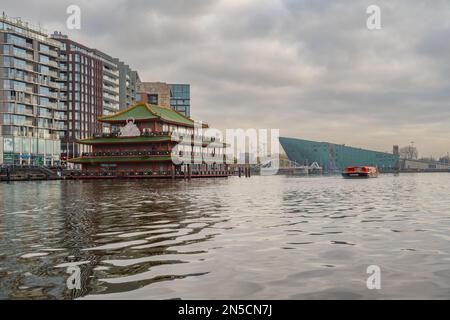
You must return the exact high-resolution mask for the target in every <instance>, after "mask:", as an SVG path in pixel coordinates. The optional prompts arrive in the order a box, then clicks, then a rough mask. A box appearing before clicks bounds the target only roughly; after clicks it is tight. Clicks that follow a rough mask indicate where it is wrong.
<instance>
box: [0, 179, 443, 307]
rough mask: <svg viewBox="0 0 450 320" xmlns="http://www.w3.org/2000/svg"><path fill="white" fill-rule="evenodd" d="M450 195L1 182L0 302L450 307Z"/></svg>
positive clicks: (365, 188) (311, 187)
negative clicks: (75, 274)
mask: <svg viewBox="0 0 450 320" xmlns="http://www.w3.org/2000/svg"><path fill="white" fill-rule="evenodd" d="M449 194H450V179H449V177H448V175H445V174H444V175H438V174H417V175H414V174H411V175H406V174H405V175H400V176H395V175H383V176H381V177H380V178H378V179H369V180H344V179H341V178H339V177H311V178H308V177H283V176H272V177H252V178H251V179H244V178H242V179H239V178H236V177H231V178H228V179H200V180H192V181H151V180H147V181H121V182H117V181H67V182H64V181H49V182H27V183H11V184H9V185H6V184H0V199H1V201H0V238H1V243H0V298H1V299H14V298H43V299H52V298H58V299H73V298H83V299H92V298H102V299H106V298H124V299H172V298H182V299H201V298H212V299H219V298H224V299H230V298H234V299H259V298H271V299H284V298H287V299H308V298H350V299H360V298H388V299H389V298H449V297H450V234H449V230H450V228H449V227H450V216H449V212H450V198H449V197H448V195H449ZM372 264H375V265H378V266H380V268H381V272H382V288H381V290H368V289H367V287H366V279H367V277H368V274H367V273H366V268H367V266H369V265H372ZM71 266H76V267H78V268H79V270H80V274H81V281H80V282H81V289H80V290H76V289H72V290H71V289H69V288H68V286H67V283H66V281H67V279H68V278H69V276H70V273H68V268H69V267H71Z"/></svg>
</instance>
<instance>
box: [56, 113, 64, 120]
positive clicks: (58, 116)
mask: <svg viewBox="0 0 450 320" xmlns="http://www.w3.org/2000/svg"><path fill="white" fill-rule="evenodd" d="M53 118H54V119H55V120H67V116H65V115H61V116H60V115H57V114H55V115H53Z"/></svg>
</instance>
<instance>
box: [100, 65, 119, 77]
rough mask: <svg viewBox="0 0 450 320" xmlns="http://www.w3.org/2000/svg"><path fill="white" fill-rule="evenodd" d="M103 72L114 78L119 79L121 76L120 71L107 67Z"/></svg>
mask: <svg viewBox="0 0 450 320" xmlns="http://www.w3.org/2000/svg"><path fill="white" fill-rule="evenodd" d="M103 72H105V73H106V74H109V75H113V76H114V77H118V76H119V70H112V69H108V68H106V67H103Z"/></svg>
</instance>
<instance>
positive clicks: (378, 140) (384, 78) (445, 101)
mask: <svg viewBox="0 0 450 320" xmlns="http://www.w3.org/2000/svg"><path fill="white" fill-rule="evenodd" d="M69 4H77V5H79V6H80V8H81V18H82V20H81V29H80V30H68V29H67V28H66V23H65V22H66V19H67V17H68V15H67V14H66V8H67V6H68V5H69ZM370 4H377V5H378V6H380V8H381V25H382V29H381V30H375V31H370V30H368V29H367V28H366V19H367V17H368V15H367V14H366V8H367V6H369V5H370ZM2 7H3V10H5V12H6V13H7V14H8V15H9V16H21V17H22V18H23V19H24V20H28V21H30V22H32V23H36V24H37V23H40V24H41V25H42V26H43V27H44V28H46V29H47V30H48V31H49V32H52V31H53V30H59V31H62V32H63V33H66V34H68V35H69V36H70V37H71V38H72V39H74V40H76V41H79V42H81V43H83V44H85V45H87V46H90V47H95V48H97V49H100V50H102V51H104V52H106V53H108V54H110V55H112V56H115V57H118V58H120V59H121V60H123V61H125V62H127V63H128V64H130V65H131V66H132V67H133V68H134V69H136V70H138V72H139V75H140V77H141V79H142V80H144V81H164V82H169V83H189V84H191V101H192V116H193V117H194V118H196V119H202V120H204V121H206V122H208V123H210V125H211V126H213V127H217V128H220V129H223V128H279V129H280V130H281V135H282V136H289V137H298V138H304V139H311V140H320V141H330V142H336V143H345V144H347V145H354V146H358V147H365V148H371V149H375V150H380V151H391V150H392V145H393V144H399V145H400V146H402V145H407V144H409V143H410V141H414V142H415V145H416V146H417V147H418V149H419V153H420V156H429V155H434V156H441V155H443V154H446V153H447V152H449V151H450V1H446V0H433V1H429V0H422V1H421V0H416V1H413V0H396V1H392V0H386V1H376V0H371V1H356V0H355V1H350V0H347V1H346V0H334V1H320V0H310V1H308V0H284V1H282V0H279V1H276V0H222V1H216V0H186V1H183V0H159V1H152V0H133V1H130V0H128V1H125V0H95V1H94V0H89V1H73V0H72V1H65V0H63V1H61V0H58V1H56V0H53V1H48V0H27V1H22V0H20V1H19V0H14V1H11V0H2Z"/></svg>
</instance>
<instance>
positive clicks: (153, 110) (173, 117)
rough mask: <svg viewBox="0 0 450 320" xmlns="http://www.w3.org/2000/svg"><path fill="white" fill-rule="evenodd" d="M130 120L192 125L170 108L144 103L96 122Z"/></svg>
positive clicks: (190, 120) (186, 118)
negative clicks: (156, 120) (154, 120)
mask: <svg viewBox="0 0 450 320" xmlns="http://www.w3.org/2000/svg"><path fill="white" fill-rule="evenodd" d="M130 118H134V119H135V120H150V119H161V120H165V121H168V122H173V123H179V124H184V125H188V126H193V125H194V120H192V119H191V118H188V117H186V116H184V115H182V114H181V113H179V112H177V111H175V110H173V109H171V108H165V107H160V106H157V105H154V104H146V103H138V104H136V105H134V106H131V107H129V108H127V109H125V110H122V111H119V112H117V113H115V114H113V115H109V116H103V117H100V118H99V119H98V120H99V121H102V122H122V121H127V120H128V119H130Z"/></svg>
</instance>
